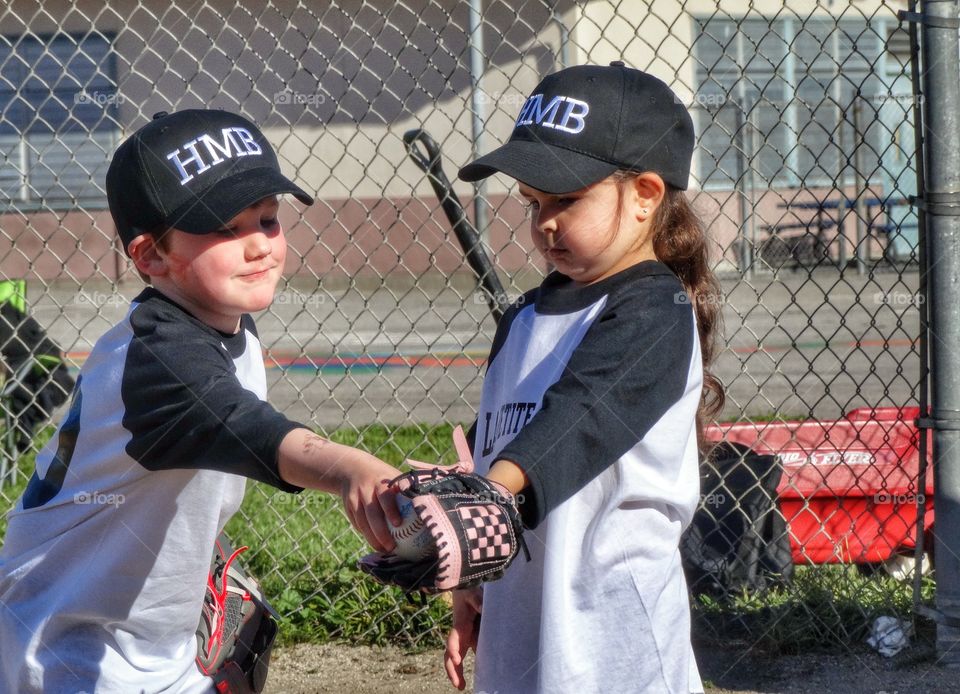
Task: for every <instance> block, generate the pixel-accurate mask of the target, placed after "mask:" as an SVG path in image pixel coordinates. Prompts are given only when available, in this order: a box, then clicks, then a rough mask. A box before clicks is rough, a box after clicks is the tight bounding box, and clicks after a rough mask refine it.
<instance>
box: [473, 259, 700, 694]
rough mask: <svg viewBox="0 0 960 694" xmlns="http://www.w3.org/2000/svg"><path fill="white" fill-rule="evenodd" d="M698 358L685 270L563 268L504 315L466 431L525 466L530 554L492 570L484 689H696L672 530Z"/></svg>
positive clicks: (480, 463)
mask: <svg viewBox="0 0 960 694" xmlns="http://www.w3.org/2000/svg"><path fill="white" fill-rule="evenodd" d="M702 385H703V369H702V363H701V355H700V345H699V340H698V338H697V330H696V323H695V318H694V315H693V311H692V308H691V306H690V304H689V302H688V301H687V299H686V295H685V294H684V291H683V288H682V285H681V283H680V281H679V280H678V279H677V278H676V277H675V276H674V275H673V274H672V273H671V272H670V270H669V269H668V268H667V267H666V266H665V265H663V264H661V263H658V262H653V261H648V262H643V263H640V264H638V265H636V266H634V267H631V268H629V269H627V270H624V271H623V272H620V273H618V274H616V275H614V276H612V277H610V278H608V279H605V280H602V281H600V282H598V283H596V284H593V285H589V286H586V287H583V286H576V285H575V284H574V283H573V282H572V281H571V280H570V279H568V278H567V277H565V276H563V275H560V274H557V273H554V274H552V275H550V276H549V277H547V279H546V280H545V281H544V283H543V284H542V285H541V286H540V287H539V288H538V289H536V290H534V291H532V292H530V293H528V294H526V295H525V296H524V297H523V298H522V299H521V300H520V302H518V304H516V305H514V306H513V307H512V308H511V309H510V310H509V311H508V312H507V313H506V315H505V316H504V318H503V319H502V321H501V322H500V325H499V327H498V330H497V336H496V338H495V340H494V345H493V348H492V351H491V355H490V359H489V361H488V367H487V374H486V377H485V379H484V385H483V395H482V399H481V404H480V410H479V416H478V418H477V421H476V423H475V425H474V427H473V429H472V431H471V434H472V436H473V444H474V446H473V449H474V457H475V459H476V461H477V467H478V471H479V472H481V473H484V472H486V471H487V470H488V469H489V466H490V465H491V463H492V462H494V461H496V460H497V459H499V458H504V459H508V460H512V461H514V462H515V463H517V464H518V465H519V466H520V467H522V468H523V469H524V471H525V472H526V474H527V476H528V477H529V479H530V483H531V484H530V487H528V489H527V490H526V494H525V498H524V499H523V500H522V505H521V508H522V512H523V514H524V518H525V521H526V523H527V524H528V525H531V526H535V528H534V529H533V530H530V531H528V532H527V533H526V534H525V539H526V542H527V545H528V546H529V549H530V552H531V555H532V561H530V562H526V561H524V559H523V557H520V558H518V559H517V560H516V561H515V562H514V563H513V564H512V565H511V567H510V569H509V570H508V571H507V572H506V575H505V576H504V578H503V579H501V580H499V581H494V582H491V583H488V584H485V586H484V597H483V619H482V621H481V626H480V638H479V644H478V648H477V660H476V681H475V689H476V691H477V692H494V691H495V692H499V694H506V693H507V692H518V693H520V692H522V693H523V694H529V693H531V692H550V693H554V692H600V691H607V692H684V693H686V692H699V691H702V685H701V683H700V678H699V674H698V672H697V667H696V662H695V660H694V657H693V651H692V649H691V645H690V611H689V603H688V597H687V589H686V582H685V580H684V577H683V572H682V570H681V564H680V555H679V553H678V544H679V539H680V533H681V532H682V531H683V529H684V528H685V527H686V526H687V525H688V524H689V522H690V520H691V518H692V516H693V512H694V509H695V508H696V505H697V500H698V496H699V477H698V469H697V468H698V455H697V437H696V426H695V418H696V412H697V408H698V405H699V403H700V396H701V389H702Z"/></svg>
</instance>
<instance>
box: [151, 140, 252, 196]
mask: <svg viewBox="0 0 960 694" xmlns="http://www.w3.org/2000/svg"><path fill="white" fill-rule="evenodd" d="M261 154H263V148H262V147H261V146H260V145H259V144H258V143H257V141H256V139H255V138H254V137H253V135H252V134H251V133H250V131H249V130H247V129H246V128H224V129H223V130H221V131H220V137H219V139H218V138H216V137H214V136H213V135H210V134H209V133H204V134H203V135H201V136H200V137H197V138H194V139H193V140H190V141H189V142H184V143H183V144H182V145H180V148H179V149H175V150H174V151H172V152H169V153H167V159H168V160H170V161H171V162H173V165H174V166H175V167H177V172H178V173H179V174H180V185H186V183H187V182H188V181H192V180H193V179H194V177H195V176H199V175H200V174H202V173H204V172H205V171H209V170H210V169H212V168H213V167H214V166H216V165H217V164H222V163H223V162H225V161H229V160H231V159H235V158H237V157H248V156H259V155H261ZM191 170H192V171H191Z"/></svg>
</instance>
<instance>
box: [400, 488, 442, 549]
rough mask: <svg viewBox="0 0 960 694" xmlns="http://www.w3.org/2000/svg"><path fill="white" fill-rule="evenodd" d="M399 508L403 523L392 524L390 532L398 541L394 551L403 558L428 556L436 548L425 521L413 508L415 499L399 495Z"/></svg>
mask: <svg viewBox="0 0 960 694" xmlns="http://www.w3.org/2000/svg"><path fill="white" fill-rule="evenodd" d="M397 509H398V510H399V511H400V517H401V518H403V523H402V524H401V525H399V526H398V527H393V526H390V534H391V535H393V540H394V542H396V543H397V547H396V549H394V550H393V553H394V554H396V555H397V556H398V557H400V558H401V559H406V560H408V561H418V560H420V559H423V558H424V557H426V556H428V555H429V554H430V553H431V552H432V551H433V549H434V546H435V545H434V544H433V538H432V537H430V533H429V532H428V531H427V529H426V527H424V525H423V521H422V520H421V519H420V517H419V516H418V515H417V512H416V511H415V510H414V508H413V501H411V500H410V499H408V498H407V497H405V496H398V497H397Z"/></svg>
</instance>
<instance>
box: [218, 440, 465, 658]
mask: <svg viewBox="0 0 960 694" xmlns="http://www.w3.org/2000/svg"><path fill="white" fill-rule="evenodd" d="M451 431H452V427H451V426H449V425H443V426H438V427H426V426H423V427H421V426H407V427H384V426H379V425H375V426H368V427H364V428H362V429H360V430H341V431H337V432H334V433H333V434H332V435H331V436H330V438H331V439H333V440H334V441H337V442H338V443H343V444H347V445H350V446H355V447H358V448H362V449H364V450H367V451H370V452H371V453H373V454H375V455H377V456H378V457H380V458H382V459H383V460H385V461H386V462H388V463H390V464H392V465H394V466H399V465H400V464H401V463H402V462H403V460H404V458H405V457H411V458H418V459H420V460H426V461H435V462H443V463H453V462H455V456H454V453H453V451H452V444H451V442H450V441H451V438H450V437H451ZM227 534H228V535H229V536H230V538H231V539H232V540H233V541H234V542H235V544H237V545H238V546H239V545H243V544H247V545H249V546H250V547H251V550H250V551H249V552H247V553H246V554H245V555H244V561H245V565H246V566H247V567H248V569H249V570H250V572H251V573H252V574H253V575H255V576H257V577H258V578H259V579H260V581H261V583H262V585H263V589H264V591H265V593H266V595H267V596H268V597H269V598H270V600H271V602H272V604H273V605H274V607H275V608H276V609H277V611H278V612H280V614H281V615H283V617H284V619H283V622H282V624H281V630H280V638H281V640H282V641H283V642H287V643H289V642H295V641H329V640H339V641H349V642H355V643H365V644H377V645H378V644H383V643H387V642H392V643H399V644H401V645H404V646H407V647H429V646H436V645H439V644H440V643H442V639H443V638H444V637H445V635H446V631H447V629H448V626H449V617H448V612H449V609H448V607H447V606H446V604H444V603H443V601H442V600H440V599H436V598H435V599H431V600H428V601H427V602H426V603H425V604H420V603H414V602H412V601H411V600H408V599H407V598H406V597H405V596H404V595H403V594H402V593H401V592H400V591H399V590H394V589H388V588H384V587H383V586H380V585H379V584H377V583H375V582H373V581H372V580H371V579H370V578H368V577H367V576H365V575H364V574H362V573H361V572H360V571H359V569H357V568H356V562H357V559H358V558H359V557H360V556H362V555H363V554H364V553H366V552H367V551H369V548H368V547H367V545H366V544H365V543H364V541H363V540H362V538H361V537H360V536H359V535H358V534H357V533H356V532H354V531H353V530H352V529H351V527H350V525H349V524H348V523H347V520H346V518H345V516H344V515H343V513H342V511H341V504H340V500H339V498H337V497H333V496H331V495H327V494H322V493H318V492H312V491H304V492H302V493H301V494H298V495H292V494H286V493H284V492H281V491H279V490H276V489H274V488H272V487H269V486H266V485H262V484H258V483H250V484H248V485H247V494H246V497H245V498H244V502H243V506H242V507H241V509H240V512H239V513H238V514H237V515H236V516H234V518H233V519H232V520H231V521H230V523H229V524H228V525H227Z"/></svg>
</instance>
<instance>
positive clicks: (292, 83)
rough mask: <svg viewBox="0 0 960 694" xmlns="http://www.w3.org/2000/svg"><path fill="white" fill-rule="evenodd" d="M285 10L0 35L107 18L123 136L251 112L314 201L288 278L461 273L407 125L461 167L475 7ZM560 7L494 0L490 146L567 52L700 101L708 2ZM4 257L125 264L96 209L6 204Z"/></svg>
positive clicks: (515, 230)
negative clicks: (171, 113)
mask: <svg viewBox="0 0 960 694" xmlns="http://www.w3.org/2000/svg"><path fill="white" fill-rule="evenodd" d="M901 4H902V3H901ZM289 5H290V7H291V10H290V11H287V10H284V11H285V12H287V14H288V15H289V16H283V15H281V14H280V10H279V9H278V8H279V7H285V4H280V5H276V6H271V7H269V8H267V9H264V8H263V6H262V4H261V3H253V2H245V3H239V4H238V3H234V2H228V1H226V0H213V1H211V2H207V3H203V4H202V5H201V6H199V8H198V9H197V10H196V11H195V12H194V11H193V9H192V6H187V5H183V4H181V3H178V4H177V6H173V7H172V6H170V5H169V4H168V3H166V2H161V1H159V0H145V1H144V2H137V1H135V0H113V1H112V2H109V3H95V2H86V1H81V2H77V3H70V2H66V1H65V0H54V1H52V2H43V3H39V2H27V1H24V0H13V2H10V3H7V4H6V5H5V9H3V10H0V31H2V32H3V33H4V34H5V35H7V36H13V35H18V34H22V33H23V32H25V31H32V32H35V33H38V34H44V33H52V32H56V31H66V32H83V31H86V30H89V28H90V27H91V26H92V27H96V28H97V29H98V30H100V31H103V32H110V33H114V34H115V35H116V43H115V45H116V54H117V60H116V78H117V82H118V95H119V96H118V100H117V103H116V110H115V112H114V113H115V118H116V121H117V125H118V128H119V130H120V136H121V137H125V136H126V135H128V134H129V133H130V132H132V131H133V130H135V129H136V128H137V127H139V126H140V125H142V124H143V123H145V122H146V120H147V119H148V118H149V117H150V116H151V114H153V113H154V112H156V111H159V110H175V109H182V108H189V107H211V108H226V109H231V110H237V111H240V112H242V113H244V114H245V115H247V116H248V117H250V118H252V119H253V120H254V121H256V122H258V123H260V124H261V125H262V126H263V127H264V129H265V131H266V133H267V135H268V137H269V138H270V140H271V141H272V142H273V143H274V145H275V146H276V147H277V148H278V151H279V154H280V158H281V162H282V166H283V168H284V170H285V172H286V173H288V174H289V175H291V176H292V177H294V178H295V179H296V180H297V181H298V183H299V184H300V185H302V186H304V187H305V188H307V189H308V190H311V191H315V192H316V193H317V196H318V202H317V204H315V205H314V206H313V207H312V208H309V209H307V210H305V211H302V210H300V206H299V205H297V204H296V203H291V204H290V205H289V206H287V205H285V207H284V212H283V218H284V219H285V220H287V226H288V231H289V237H290V241H291V246H292V248H293V249H294V252H293V253H291V254H290V256H291V257H290V261H289V263H288V272H289V273H296V274H302V275H306V276H317V277H326V278H329V279H335V278H347V277H350V276H353V275H356V274H358V273H359V274H369V275H372V276H384V275H388V274H390V273H393V272H400V273H411V274H420V273H423V272H426V271H430V270H432V269H437V270H440V271H442V272H445V273H449V272H452V271H454V270H456V269H458V268H461V267H462V254H461V252H460V251H459V249H458V248H457V247H456V246H455V245H454V244H453V243H452V236H451V234H450V231H449V223H448V222H447V220H446V219H445V218H444V217H443V215H442V213H441V212H440V210H439V208H438V206H437V203H436V199H435V197H434V195H433V192H432V190H431V189H430V187H429V185H428V184H427V180H426V177H425V176H424V175H423V173H422V172H421V171H420V170H419V169H418V168H417V167H416V166H415V165H414V164H413V162H411V161H410V159H409V158H408V157H407V156H406V149H405V145H404V143H403V141H402V136H403V133H404V132H406V131H407V130H409V129H411V128H418V127H422V128H424V129H426V130H427V131H428V132H429V133H430V134H431V135H432V136H433V137H434V138H435V139H436V140H437V141H438V142H439V143H440V144H441V146H442V151H443V164H444V167H445V169H446V172H447V175H448V176H449V177H450V178H451V179H455V173H456V170H457V168H458V167H459V166H460V165H462V164H464V163H466V162H467V161H469V160H470V158H471V146H472V136H471V126H472V121H471V112H470V75H469V72H468V65H469V58H468V53H467V33H468V10H467V4H466V3H463V2H456V1H455V0H440V1H439V2H438V1H428V0H407V1H405V2H403V3H394V2H386V1H384V0H372V1H366V2H362V1H361V0H338V1H337V2H335V3H322V4H318V3H303V5H299V4H294V3H289ZM553 5H554V12H555V17H556V18H559V19H562V21H563V23H564V24H565V25H566V26H567V27H568V28H569V29H570V35H569V40H568V43H567V44H565V45H562V38H563V34H562V33H561V30H560V24H559V23H558V22H557V21H555V20H554V18H552V17H551V16H550V13H549V11H548V10H546V9H545V8H543V7H540V6H538V4H537V3H533V2H523V3H512V2H510V3H506V2H497V3H493V2H490V3H486V6H487V9H486V11H485V13H484V22H485V30H484V33H483V41H484V51H485V53H486V55H487V58H488V61H487V72H486V74H485V75H484V79H483V82H482V88H483V97H482V99H481V101H480V106H481V108H482V109H483V113H482V116H483V118H484V119H485V127H484V129H483V132H482V136H481V138H480V140H481V141H480V144H479V149H480V150H481V151H489V150H490V149H492V148H493V147H495V146H496V145H497V144H499V143H500V142H502V141H504V140H505V139H506V138H507V137H508V136H509V133H510V130H511V128H512V123H513V119H514V117H515V115H516V112H517V111H518V110H519V107H520V105H521V104H522V102H523V99H524V98H525V96H526V95H527V93H529V91H530V90H531V89H532V88H533V86H534V85H535V84H536V83H537V82H538V81H539V79H540V78H541V77H542V76H543V75H544V74H546V73H548V72H551V71H553V70H555V69H557V68H558V67H560V56H561V55H567V56H568V59H569V61H570V62H571V63H574V64H575V63H582V62H595V63H604V62H607V61H610V60H615V59H623V60H625V61H626V62H627V63H628V64H631V65H633V66H636V67H640V68H642V69H646V70H648V71H650V72H652V73H653V74H655V75H657V76H659V77H661V78H662V79H664V80H665V81H667V82H668V83H669V84H671V86H672V87H673V88H674V89H675V91H677V93H678V94H679V95H680V97H681V98H682V99H688V100H689V101H690V103H691V104H692V103H695V101H696V94H695V92H694V76H693V75H694V63H693V58H692V57H691V50H690V46H691V43H692V40H693V37H694V25H693V22H692V17H693V16H697V15H700V16H708V15H709V14H711V13H714V12H717V11H718V4H717V3H713V2H706V1H705V0H692V1H688V2H679V1H677V0H652V1H651V2H629V3H627V2H612V1H610V0H594V1H591V2H581V3H572V2H556V3H553ZM746 5H747V4H746V3H743V2H730V1H724V2H720V3H719V10H720V11H721V12H725V13H728V14H729V15H731V16H741V15H743V14H744V13H745V11H746V12H750V13H756V12H757V8H758V7H761V8H762V9H764V10H765V11H767V10H769V13H770V14H774V13H775V12H780V11H783V7H784V5H782V4H781V3H769V7H767V6H766V5H765V4H763V3H751V5H752V8H751V9H749V10H747V9H746ZM308 6H309V8H313V9H309V8H308ZM514 8H516V9H514ZM789 11H790V12H792V13H794V14H796V15H797V16H806V15H807V14H811V13H818V14H827V13H832V14H835V15H841V14H845V15H846V16H849V14H850V13H857V15H863V16H870V15H871V14H873V13H874V12H878V11H883V12H886V13H890V14H891V15H892V9H891V7H890V4H889V3H886V4H884V3H881V2H880V1H879V0H877V1H874V0H870V1H869V2H867V1H858V2H856V3H842V2H837V3H833V4H831V5H824V4H823V3H821V2H815V1H813V0H810V1H807V0H804V1H802V2H791V3H789ZM455 188H456V190H457V192H458V193H459V195H460V196H461V199H463V200H464V201H465V202H467V203H468V209H470V205H469V202H470V199H471V197H472V195H473V187H472V186H470V185H467V184H462V183H459V182H458V183H456V184H455ZM696 188H697V187H696V186H694V189H693V190H692V191H691V196H692V197H694V199H695V201H696V204H697V206H698V208H699V209H700V210H701V211H702V213H703V214H704V216H705V217H706V219H707V221H708V224H709V227H710V231H711V234H712V235H713V237H714V239H715V241H716V255H717V257H718V258H719V257H721V256H722V255H723V249H725V248H727V247H728V246H729V244H730V242H731V241H732V240H733V238H734V237H735V236H736V234H737V232H738V230H739V228H740V220H739V216H738V215H739V202H738V200H737V199H736V196H735V195H732V194H731V192H730V191H720V192H709V193H707V192H702V191H698V190H697V189H696ZM485 192H486V195H487V196H488V199H489V201H490V204H491V210H490V214H491V218H492V221H491V224H490V227H489V232H488V240H489V244H490V246H491V247H492V248H493V249H494V250H495V251H496V252H497V253H498V257H497V262H498V265H499V266H500V267H501V268H502V269H504V270H505V271H506V272H507V273H509V274H513V273H521V272H522V271H523V270H525V269H526V268H528V267H529V265H530V263H531V260H530V258H529V239H528V236H527V234H526V232H525V230H524V229H523V226H524V222H523V220H522V216H521V215H522V212H521V211H520V210H519V208H518V206H517V205H516V204H515V203H514V202H512V201H511V199H510V198H509V193H510V182H509V181H505V180H502V179H501V178H500V177H494V178H492V179H490V181H489V182H488V183H487V184H486V186H485ZM777 199H778V196H776V195H774V196H770V195H759V194H758V195H757V196H756V197H755V199H753V200H752V201H751V205H753V206H755V208H756V209H757V210H759V211H762V212H763V216H764V218H767V219H775V218H776V217H777V207H776V205H777V204H778V203H777ZM780 199H782V194H781V195H780ZM728 255H729V254H728ZM0 267H2V273H3V274H4V275H7V276H21V275H26V276H39V277H43V278H54V277H58V276H63V275H66V276H68V277H72V278H75V279H76V280H77V281H82V280H83V279H84V278H85V277H89V276H95V277H96V276H100V277H105V278H109V279H114V278H117V277H121V278H127V277H132V274H131V273H130V272H129V270H128V269H127V267H126V261H125V259H123V258H122V257H120V256H119V254H118V252H117V248H116V246H115V243H114V242H113V228H112V224H111V222H110V220H109V215H108V214H107V213H106V212H105V211H104V210H102V209H99V210H97V209H87V210H74V211H59V212H58V211H50V210H40V211H36V210H31V209H26V208H24V209H16V210H12V211H10V212H8V213H7V214H4V215H3V222H2V234H0Z"/></svg>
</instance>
